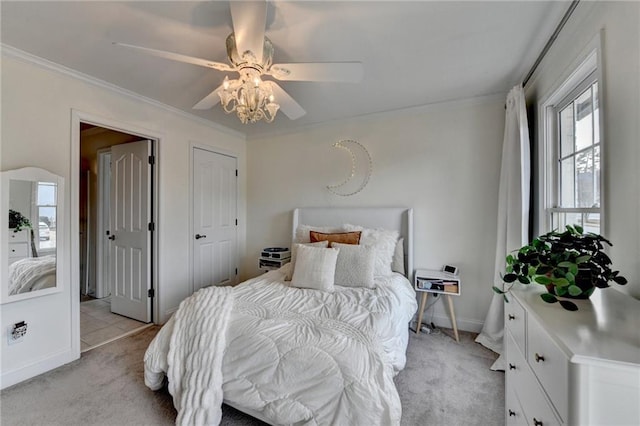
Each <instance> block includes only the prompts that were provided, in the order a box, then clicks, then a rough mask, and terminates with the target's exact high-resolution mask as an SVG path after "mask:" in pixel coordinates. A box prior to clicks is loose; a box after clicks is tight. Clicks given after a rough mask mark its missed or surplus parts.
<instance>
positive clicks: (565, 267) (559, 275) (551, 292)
mask: <svg viewBox="0 0 640 426" xmlns="http://www.w3.org/2000/svg"><path fill="white" fill-rule="evenodd" d="M605 244H606V245H608V246H612V244H611V242H610V241H609V240H607V239H606V238H604V237H603V236H601V235H598V234H595V233H592V232H588V233H585V232H584V230H583V228H582V227H581V226H578V225H573V226H571V225H567V226H566V230H565V231H564V232H558V231H557V230H556V231H551V232H549V233H547V234H544V235H541V236H540V237H538V238H536V239H534V240H533V241H532V242H531V243H530V244H527V245H525V246H523V247H521V248H520V249H518V250H515V251H514V252H513V253H511V254H509V255H508V256H507V258H506V264H507V265H506V270H505V274H504V275H503V276H502V280H503V281H504V282H505V287H504V288H502V289H501V288H498V287H496V286H493V291H494V292H496V293H498V294H501V295H503V297H504V299H505V301H506V302H508V301H509V299H508V298H507V294H508V293H509V292H510V291H511V289H512V288H513V286H514V285H515V284H516V283H521V284H531V283H536V284H540V285H544V286H545V287H546V288H547V291H548V293H543V294H541V295H540V297H541V298H542V300H544V301H545V302H547V303H558V302H559V303H560V305H561V306H562V307H563V308H564V309H566V310H568V311H576V310H578V306H577V305H576V304H575V303H573V302H571V301H569V300H563V299H558V298H559V297H560V298H573V299H587V298H588V297H589V296H591V294H592V293H593V291H594V290H595V288H596V287H598V288H607V287H610V285H609V283H610V282H611V281H613V282H615V283H616V284H619V285H625V284H626V283H627V279H626V278H625V277H623V276H622V275H620V272H619V271H614V270H612V269H611V259H609V256H607V254H606V253H605V252H604V247H605Z"/></svg>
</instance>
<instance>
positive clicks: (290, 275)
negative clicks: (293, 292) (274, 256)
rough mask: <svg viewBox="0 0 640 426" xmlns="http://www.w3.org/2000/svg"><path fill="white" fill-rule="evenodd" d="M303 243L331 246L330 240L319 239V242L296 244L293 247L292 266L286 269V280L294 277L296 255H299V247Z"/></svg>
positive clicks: (314, 245)
mask: <svg viewBox="0 0 640 426" xmlns="http://www.w3.org/2000/svg"><path fill="white" fill-rule="evenodd" d="M303 245H304V246H312V247H321V248H327V247H329V241H318V242H317V243H305V244H294V245H293V246H292V247H291V262H290V263H291V267H290V268H289V269H287V270H286V271H285V276H284V280H285V281H291V278H293V271H294V270H295V269H296V257H297V255H298V247H300V246H303Z"/></svg>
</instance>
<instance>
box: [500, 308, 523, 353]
mask: <svg viewBox="0 0 640 426" xmlns="http://www.w3.org/2000/svg"><path fill="white" fill-rule="evenodd" d="M504 324H505V328H506V329H507V330H509V331H510V332H511V335H512V336H513V338H514V340H515V342H516V344H517V345H518V348H519V349H520V352H522V353H523V354H524V353H526V352H525V351H526V347H525V325H526V322H525V311H524V308H523V307H522V306H521V305H520V303H519V302H518V301H517V300H516V299H515V297H510V298H509V303H505V304H504Z"/></svg>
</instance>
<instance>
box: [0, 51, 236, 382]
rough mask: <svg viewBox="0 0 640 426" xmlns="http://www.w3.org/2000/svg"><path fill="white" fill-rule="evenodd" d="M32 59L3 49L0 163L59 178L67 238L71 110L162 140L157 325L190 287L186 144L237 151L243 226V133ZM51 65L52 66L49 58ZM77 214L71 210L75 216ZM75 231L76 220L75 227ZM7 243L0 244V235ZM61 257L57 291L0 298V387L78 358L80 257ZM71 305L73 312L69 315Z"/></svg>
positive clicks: (72, 179) (69, 230) (4, 167)
mask: <svg viewBox="0 0 640 426" xmlns="http://www.w3.org/2000/svg"><path fill="white" fill-rule="evenodd" d="M28 59H29V58H27V57H25V55H22V54H20V52H15V51H13V50H12V49H3V55H2V105H1V106H2V112H1V113H2V122H1V124H2V131H1V132H2V133H1V136H2V146H1V150H0V168H1V169H2V170H9V169H14V168H19V167H24V166H35V167H42V168H45V169H47V170H50V171H52V172H53V173H56V174H58V175H61V176H63V177H64V178H65V184H66V194H65V199H66V200H67V205H66V209H65V220H66V221H67V224H68V226H67V227H66V229H67V232H66V235H61V236H59V239H61V238H66V239H68V240H69V241H71V238H72V237H73V238H75V239H76V240H77V235H72V230H73V229H74V227H73V226H72V225H73V224H71V223H70V222H69V220H70V218H71V217H72V210H76V211H77V208H78V207H77V206H71V205H70V204H69V200H71V199H72V198H71V194H72V185H74V183H75V184H77V182H78V180H77V176H72V175H71V171H72V170H73V162H79V147H75V149H76V152H77V153H78V158H72V149H73V147H72V144H71V140H72V129H71V123H72V111H76V112H79V113H82V114H88V115H91V116H93V117H98V118H104V119H105V120H106V121H108V122H110V123H119V124H122V125H125V126H127V127H130V128H131V130H143V131H144V132H145V133H146V134H150V135H154V136H157V137H158V138H159V143H158V151H159V153H158V162H159V163H158V167H159V191H160V193H159V200H158V202H159V212H158V227H157V231H158V232H157V236H158V238H159V247H160V250H159V274H158V282H157V286H158V293H159V306H160V309H159V317H158V318H157V319H158V320H159V321H160V322H163V321H165V320H166V318H167V316H168V315H169V314H170V313H171V312H172V311H173V310H175V308H177V305H178V303H179V302H180V301H181V300H182V299H183V298H184V297H186V296H187V295H189V294H190V291H189V288H190V283H189V282H188V281H189V278H188V277H189V267H190V266H189V256H188V254H189V244H190V241H191V240H190V236H189V234H188V230H189V225H188V224H189V208H188V205H189V191H188V188H189V168H190V165H189V152H190V151H189V150H190V148H189V145H190V143H191V142H194V143H200V144H206V145H210V146H212V147H217V148H220V149H223V150H224V151H225V152H228V153H234V154H235V155H237V156H238V164H239V169H240V170H241V173H240V174H241V179H240V183H239V205H238V207H239V208H238V210H239V212H240V215H239V216H240V217H239V219H240V223H241V224H244V223H246V220H245V194H246V183H245V181H244V178H242V176H244V175H245V173H243V171H244V168H245V162H246V142H245V140H244V137H242V136H240V135H238V134H237V133H234V132H231V131H223V129H221V128H214V127H213V126H212V125H206V124H204V122H203V121H202V120H199V119H196V118H195V117H194V118H189V117H188V116H186V115H184V114H180V113H177V112H174V111H172V110H170V109H167V108H162V107H160V106H158V105H154V104H153V103H150V102H141V101H140V100H139V99H136V98H134V97H131V96H129V95H127V94H124V93H122V92H118V91H116V90H111V89H109V88H105V87H103V86H100V85H97V84H94V83H91V82H89V81H87V80H86V79H79V78H76V77H74V76H71V75H68V74H64V73H60V72H57V71H54V70H51V69H49V68H48V67H47V66H48V64H46V63H44V62H39V63H38V64H34V63H30V62H29V60H28ZM49 65H50V64H49ZM76 217H77V216H76ZM75 229H77V225H76V228H75ZM245 231H246V230H245V228H244V227H243V226H241V227H240V229H239V237H240V241H239V247H240V252H241V254H242V253H243V252H244V240H245ZM1 243H2V244H6V242H5V241H2V242H1ZM64 247H66V250H65V253H64V254H65V255H66V260H67V264H68V265H69V266H68V267H67V270H68V271H70V273H68V274H66V275H65V276H64V277H62V278H61V279H62V281H63V282H62V285H63V288H64V291H63V292H61V293H57V294H54V295H48V296H43V297H38V298H34V299H30V300H26V301H20V302H14V303H9V304H5V305H2V314H1V317H2V324H1V326H0V327H1V330H2V336H1V337H0V341H1V343H0V345H1V346H0V348H1V354H2V387H6V386H8V385H10V384H12V383H14V382H17V381H19V380H23V379H25V378H27V377H30V376H33V375H35V374H39V373H41V372H43V371H45V370H47V369H50V368H53V367H55V366H57V365H60V364H62V363H64V362H69V361H70V360H72V359H74V358H77V356H79V342H80V341H79V336H78V335H77V333H78V332H79V328H78V325H77V323H76V321H75V320H74V319H73V315H75V316H76V317H77V316H78V315H79V313H78V311H79V296H78V295H79V290H78V273H77V269H76V270H75V271H73V270H72V269H71V266H72V265H75V266H76V268H77V265H78V263H77V260H76V262H75V263H72V259H71V256H70V250H71V249H70V247H71V244H70V243H67V244H65V245H64ZM72 312H74V314H73V315H72ZM17 321H26V322H27V323H28V325H29V331H28V333H27V335H26V336H25V338H24V342H22V343H19V344H16V345H12V346H8V345H7V336H6V334H7V330H6V329H7V326H8V325H9V324H13V323H15V322H17Z"/></svg>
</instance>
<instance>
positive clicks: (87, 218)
mask: <svg viewBox="0 0 640 426" xmlns="http://www.w3.org/2000/svg"><path fill="white" fill-rule="evenodd" d="M154 151H155V141H153V140H148V139H143V140H141V136H140V135H134V134H129V133H124V132H120V131H117V130H113V129H109V128H104V127H101V126H97V125H94V124H89V123H83V122H81V123H80V170H81V178H80V185H79V198H80V203H79V220H80V223H79V225H80V226H79V230H80V262H79V265H80V271H79V272H80V294H79V297H80V301H81V304H80V346H81V348H80V349H81V351H84V350H87V349H89V348H92V347H95V346H99V345H101V344H103V343H106V342H109V341H112V340H114V339H116V338H119V337H122V336H123V335H126V334H129V333H130V332H132V331H133V330H136V329H139V328H140V327H144V326H146V325H147V324H148V323H149V322H151V321H152V300H153V296H154V294H153V292H152V276H153V273H152V272H153V256H152V243H153V234H154V228H155V223H154V211H153V199H154V195H155V193H154V191H155V190H156V185H155V174H154V171H153V167H154V160H155V157H154Z"/></svg>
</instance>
